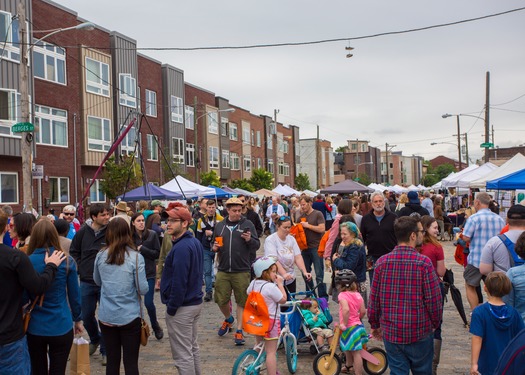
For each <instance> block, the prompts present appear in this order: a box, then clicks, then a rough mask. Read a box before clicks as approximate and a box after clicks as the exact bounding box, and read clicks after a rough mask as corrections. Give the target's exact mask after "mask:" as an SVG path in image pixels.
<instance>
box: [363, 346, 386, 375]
mask: <svg viewBox="0 0 525 375" xmlns="http://www.w3.org/2000/svg"><path fill="white" fill-rule="evenodd" d="M367 351H368V353H370V354H372V355H373V356H374V357H376V358H377V359H378V360H379V364H377V365H374V364H372V363H370V362H368V361H366V360H363V367H364V369H365V371H366V373H367V374H370V375H381V374H382V373H384V372H385V371H386V369H387V368H388V359H387V357H386V352H385V351H384V350H383V349H381V348H368V349H367Z"/></svg>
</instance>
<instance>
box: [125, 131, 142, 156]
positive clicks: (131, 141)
mask: <svg viewBox="0 0 525 375" xmlns="http://www.w3.org/2000/svg"><path fill="white" fill-rule="evenodd" d="M124 129H125V126H124V125H122V126H121V127H120V131H121V132H123V131H124ZM138 138H140V137H138ZM136 142H138V139H137V129H136V128H135V127H134V126H133V127H132V128H131V129H129V132H128V134H126V136H125V137H124V139H123V140H122V143H121V144H120V153H121V155H131V154H133V153H134V152H135V143H136Z"/></svg>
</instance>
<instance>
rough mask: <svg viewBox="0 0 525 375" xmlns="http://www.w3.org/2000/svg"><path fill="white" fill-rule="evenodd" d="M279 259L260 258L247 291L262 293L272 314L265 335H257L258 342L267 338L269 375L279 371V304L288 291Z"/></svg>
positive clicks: (274, 374)
mask: <svg viewBox="0 0 525 375" xmlns="http://www.w3.org/2000/svg"><path fill="white" fill-rule="evenodd" d="M276 262H277V259H276V258H275V257H272V256H265V257H262V258H259V259H257V260H256V261H255V263H254V264H253V271H254V273H255V277H256V279H254V280H253V281H252V282H251V283H250V285H249V286H248V289H247V290H246V292H247V293H248V294H250V293H251V292H252V291H254V290H255V291H257V292H260V293H261V294H262V296H263V297H264V301H265V302H266V306H267V307H268V312H269V315H270V326H269V327H270V328H269V331H268V332H267V333H266V335H265V336H255V339H256V341H257V344H259V343H260V342H261V341H262V340H265V341H266V342H265V345H264V347H265V351H266V371H267V372H268V375H276V373H277V356H276V353H277V341H278V339H279V333H280V328H281V321H280V319H279V315H278V313H279V310H278V309H279V304H281V303H285V302H286V291H285V290H284V284H283V283H284V279H283V277H282V276H281V275H278V274H277V264H275V263H276Z"/></svg>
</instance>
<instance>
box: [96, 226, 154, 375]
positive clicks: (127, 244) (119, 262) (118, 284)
mask: <svg viewBox="0 0 525 375" xmlns="http://www.w3.org/2000/svg"><path fill="white" fill-rule="evenodd" d="M106 243H107V247H106V248H104V249H103V250H102V251H100V252H99V253H98V254H97V258H96V259H95V269H94V272H93V279H94V280H95V283H96V284H97V285H99V286H100V287H101V290H100V307H99V310H98V319H99V324H100V330H101V332H102V336H103V337H104V342H105V343H106V351H107V368H106V374H119V373H120V360H121V353H123V358H124V370H125V373H126V374H128V375H129V374H131V375H134V374H138V373H139V370H138V360H139V347H140V326H141V324H140V323H141V316H140V301H139V296H138V291H139V290H140V294H142V295H144V294H146V293H147V292H148V289H149V287H148V281H147V280H146V271H145V267H144V258H143V257H142V255H141V254H139V253H138V252H137V251H136V250H135V245H134V244H133V241H132V239H131V230H130V227H129V225H128V223H127V222H126V221H125V220H112V221H110V222H109V224H108V227H107V230H106ZM137 276H138V277H137ZM137 279H138V280H137Z"/></svg>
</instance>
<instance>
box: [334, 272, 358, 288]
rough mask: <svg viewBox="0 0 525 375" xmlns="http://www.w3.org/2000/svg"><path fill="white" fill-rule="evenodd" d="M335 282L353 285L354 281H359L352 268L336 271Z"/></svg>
mask: <svg viewBox="0 0 525 375" xmlns="http://www.w3.org/2000/svg"><path fill="white" fill-rule="evenodd" d="M335 282H336V284H342V285H352V283H355V282H357V276H356V275H355V273H354V271H352V270H340V271H336V274H335Z"/></svg>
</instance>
